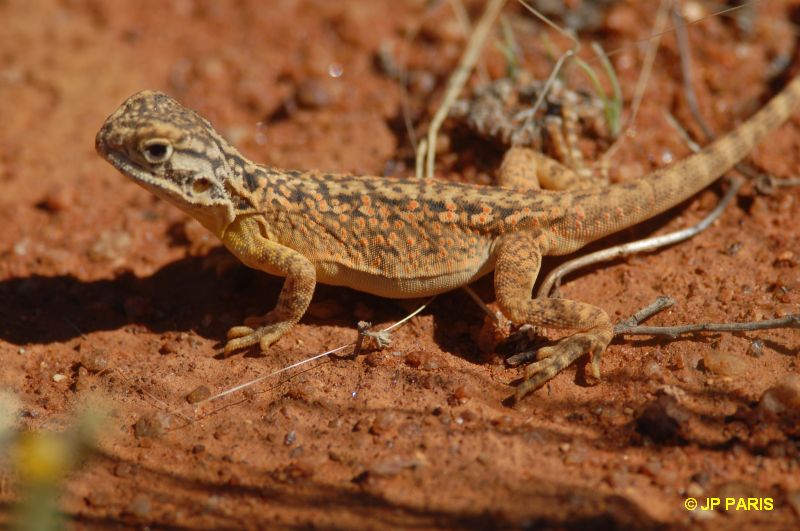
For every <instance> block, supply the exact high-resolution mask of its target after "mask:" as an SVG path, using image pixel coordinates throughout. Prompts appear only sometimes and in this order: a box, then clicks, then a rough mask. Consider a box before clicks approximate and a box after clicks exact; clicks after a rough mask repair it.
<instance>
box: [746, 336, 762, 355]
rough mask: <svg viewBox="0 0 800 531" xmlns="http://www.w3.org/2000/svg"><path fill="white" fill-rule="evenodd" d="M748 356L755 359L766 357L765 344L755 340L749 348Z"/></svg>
mask: <svg viewBox="0 0 800 531" xmlns="http://www.w3.org/2000/svg"><path fill="white" fill-rule="evenodd" d="M747 355H748V356H750V357H753V358H760V357H761V356H763V355H764V342H763V341H761V340H760V339H754V340H753V341H751V342H750V346H748V347H747Z"/></svg>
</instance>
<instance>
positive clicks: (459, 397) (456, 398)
mask: <svg viewBox="0 0 800 531" xmlns="http://www.w3.org/2000/svg"><path fill="white" fill-rule="evenodd" d="M471 396H472V393H470V391H469V390H468V389H467V387H466V386H463V385H460V386H458V387H456V389H455V390H454V391H453V396H452V397H450V400H449V402H451V403H452V404H451V405H454V406H455V405H462V404H466V403H467V402H469V399H470V398H471Z"/></svg>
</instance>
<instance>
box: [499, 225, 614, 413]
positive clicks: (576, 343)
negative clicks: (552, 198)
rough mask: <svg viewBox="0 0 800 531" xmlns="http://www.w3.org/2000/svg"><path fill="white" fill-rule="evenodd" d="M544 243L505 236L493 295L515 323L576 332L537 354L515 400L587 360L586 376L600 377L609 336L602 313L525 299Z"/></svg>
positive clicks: (589, 307)
mask: <svg viewBox="0 0 800 531" xmlns="http://www.w3.org/2000/svg"><path fill="white" fill-rule="evenodd" d="M543 241H544V239H543V238H542V236H541V235H540V234H536V233H528V232H523V233H517V234H511V235H508V236H505V237H504V238H503V240H501V242H500V245H499V248H498V250H497V265H496V266H495V272H494V289H495V294H496V295H497V302H498V304H499V305H500V310H501V311H502V312H503V313H504V314H505V315H506V317H508V318H509V319H511V320H512V321H513V322H516V323H527V324H532V325H535V326H547V327H553V328H567V329H572V330H577V332H576V333H574V334H572V335H570V336H567V337H565V338H564V339H562V340H561V341H559V342H558V343H556V344H555V345H553V346H549V347H544V348H541V349H539V351H538V352H537V359H538V360H539V361H537V362H535V363H533V364H531V365H529V366H528V367H527V369H526V370H525V378H526V380H525V381H524V382H522V384H520V386H519V387H518V388H517V392H516V399H517V400H520V399H521V398H522V397H524V396H525V395H526V394H528V393H530V392H532V391H535V390H536V389H538V388H539V387H541V386H542V385H543V384H544V383H545V382H547V381H548V380H550V379H551V378H552V377H554V376H555V375H556V374H558V373H559V372H560V371H561V370H562V369H564V368H565V367H567V366H568V365H570V364H571V363H572V362H573V361H575V360H576V359H578V358H579V357H581V356H582V355H584V354H587V353H588V354H589V355H590V357H591V362H592V372H593V374H594V376H595V377H596V378H599V377H600V356H601V354H602V353H603V351H604V350H605V349H606V347H607V346H608V344H609V343H610V342H611V338H612V337H613V335H614V332H613V327H612V326H611V319H610V318H609V317H608V314H607V313H606V312H605V311H603V310H602V309H600V308H598V307H596V306H592V305H591V304H586V303H584V302H578V301H573V300H569V299H531V291H532V289H533V284H534V282H535V280H536V275H537V274H538V273H539V267H540V265H541V257H542V250H541V249H542V243H543Z"/></svg>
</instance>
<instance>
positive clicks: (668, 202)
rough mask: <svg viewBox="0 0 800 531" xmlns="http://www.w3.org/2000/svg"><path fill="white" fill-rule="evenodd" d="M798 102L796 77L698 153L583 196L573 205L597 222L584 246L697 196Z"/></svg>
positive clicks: (589, 229)
mask: <svg viewBox="0 0 800 531" xmlns="http://www.w3.org/2000/svg"><path fill="white" fill-rule="evenodd" d="M798 104H800V76H797V77H795V78H794V79H792V80H791V81H790V82H789V84H788V85H786V87H785V88H784V89H783V90H782V91H781V92H780V93H779V94H778V95H777V96H775V97H774V98H773V99H772V100H770V102H769V103H767V104H766V105H765V106H764V107H762V108H761V109H760V110H759V111H758V112H757V113H755V114H754V115H753V116H752V117H750V119H748V120H747V121H746V122H744V123H743V124H742V125H741V126H739V127H738V128H737V129H734V130H733V131H731V132H729V133H728V134H726V135H725V136H722V137H720V138H719V139H717V140H716V141H714V142H713V143H712V144H710V145H709V146H708V147H706V148H705V149H703V150H702V151H700V152H698V153H695V154H694V155H691V156H689V157H687V158H685V159H683V160H681V161H679V162H677V163H675V164H673V165H672V166H669V167H666V168H662V169H659V170H656V171H654V172H652V173H650V174H648V175H646V176H645V177H643V178H642V179H640V180H638V181H635V182H632V183H621V184H614V185H609V186H607V187H604V188H602V189H600V190H598V191H597V193H596V194H591V196H592V197H591V198H589V197H586V196H584V197H583V198H582V200H580V201H578V202H577V204H576V205H575V206H577V207H579V209H582V210H583V212H584V213H585V216H586V219H589V220H595V221H596V223H587V224H584V230H585V231H586V233H585V234H584V235H583V236H584V237H585V240H584V242H589V241H593V240H596V239H598V238H601V237H603V236H605V235H607V234H611V233H613V232H616V231H618V230H621V229H624V228H626V227H630V226H631V225H635V224H636V223H639V222H641V221H644V220H646V219H649V218H651V217H653V216H655V215H656V214H660V213H661V212H664V211H665V210H667V209H669V208H671V207H673V206H675V205H677V204H678V203H680V202H681V201H684V200H686V199H688V198H689V197H691V196H692V195H694V194H696V193H697V192H699V191H700V190H702V189H703V188H705V187H706V186H708V185H709V184H711V183H712V182H714V181H715V180H716V179H717V178H718V177H719V176H720V175H722V174H723V173H725V172H726V171H728V170H729V169H731V167H733V165H734V164H736V163H737V162H739V161H740V160H741V159H743V158H744V157H745V156H746V155H747V154H748V153H749V152H750V150H751V149H752V148H753V147H754V146H755V145H756V144H757V143H758V142H760V141H761V140H762V139H763V138H764V136H766V135H767V133H769V132H770V131H772V130H773V129H775V128H776V127H778V126H779V125H781V124H782V123H783V122H784V121H786V120H787V119H788V118H789V117H790V116H791V115H792V113H793V112H794V111H795V110H796V109H797V107H798ZM598 199H599V200H598ZM581 203H583V204H581ZM592 225H594V226H592Z"/></svg>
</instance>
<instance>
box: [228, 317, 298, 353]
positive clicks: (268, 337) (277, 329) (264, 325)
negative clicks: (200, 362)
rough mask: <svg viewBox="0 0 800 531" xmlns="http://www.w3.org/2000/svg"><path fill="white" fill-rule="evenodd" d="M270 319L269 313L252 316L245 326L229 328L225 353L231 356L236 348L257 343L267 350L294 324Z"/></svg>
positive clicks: (263, 349)
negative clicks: (263, 315) (264, 315)
mask: <svg viewBox="0 0 800 531" xmlns="http://www.w3.org/2000/svg"><path fill="white" fill-rule="evenodd" d="M270 321H271V319H270V316H269V315H267V316H266V317H257V318H253V317H250V318H248V319H246V320H245V325H244V326H234V327H233V328H231V329H230V330H228V342H227V343H226V344H225V349H224V350H223V354H224V355H225V356H229V355H230V354H231V353H233V352H234V351H236V350H239V349H243V348H246V347H250V346H252V345H255V344H256V343H258V345H259V347H261V350H262V351H265V350H267V349H268V348H269V347H270V346H271V345H272V344H273V343H275V342H276V341H277V340H278V339H279V338H280V337H281V336H282V335H283V333H284V332H286V331H287V330H288V329H289V328H291V326H292V323H291V322H288V321H278V322H273V323H270Z"/></svg>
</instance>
